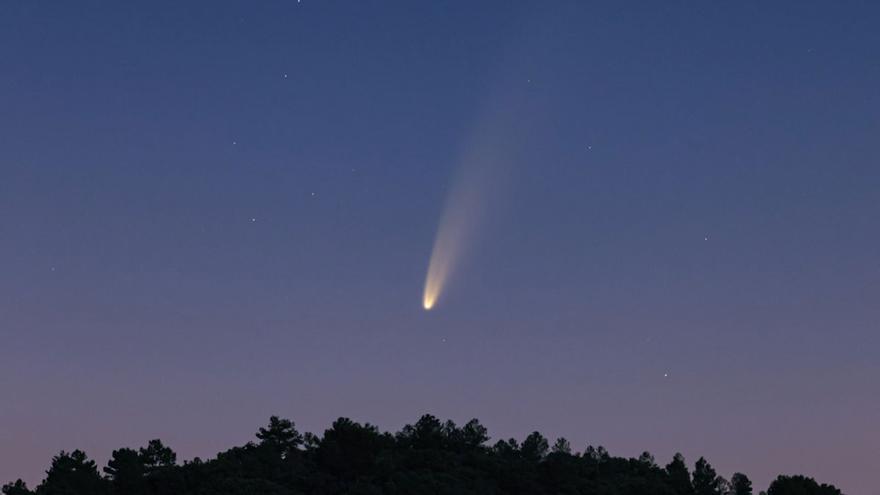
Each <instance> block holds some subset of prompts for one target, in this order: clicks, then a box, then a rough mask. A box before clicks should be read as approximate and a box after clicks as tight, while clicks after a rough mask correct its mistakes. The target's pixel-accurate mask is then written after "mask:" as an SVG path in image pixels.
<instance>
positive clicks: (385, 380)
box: [0, 0, 880, 494]
mask: <svg viewBox="0 0 880 495" xmlns="http://www.w3.org/2000/svg"><path fill="white" fill-rule="evenodd" d="M878 19H880V6H878V5H877V3H876V2H867V1H865V2H859V1H855V2H845V3H840V2H809V1H808V2H803V1H801V2H793V1H792V2H772V3H771V2H746V3H743V2H717V1H712V2H678V1H671V2H631V3H629V2H617V1H614V2H612V1H609V2H585V1H569V0H559V1H552V2H521V1H510V0H504V1H502V0H485V1H482V0H481V1H458V2H453V1H449V2H446V1H441V2H437V1H435V2H427V1H413V0H383V1H378V0H357V1H354V0H351V1H343V0H301V1H300V2H298V1H296V0H285V1H261V2H245V1H226V0H223V1H217V0H215V1H210V2H208V1H204V2H195V1H193V2H179V1H174V2H172V1H154V2H145V3H144V2H137V3H135V2H108V1H105V2H98V1H80V2H32V1H20V0H12V1H7V2H4V4H3V6H2V13H0V212H2V216H0V270H2V271H0V397H2V398H0V483H2V482H6V481H8V480H11V479H14V478H17V477H23V478H24V479H26V480H27V481H28V482H30V483H32V484H33V483H36V482H38V481H39V480H40V479H41V477H42V472H43V470H44V469H46V467H47V466H48V463H49V459H50V457H51V456H52V455H53V454H55V453H57V452H58V451H59V450H61V449H67V450H70V449H74V448H81V449H84V450H85V451H86V452H87V453H88V454H90V455H91V456H93V457H95V458H96V459H97V460H98V461H99V463H100V464H101V465H103V464H104V462H105V461H106V459H107V457H108V456H109V454H110V452H111V450H112V449H114V448H118V447H122V446H140V445H143V444H145V443H146V441H147V440H149V439H151V438H157V437H158V438H161V439H163V441H165V442H166V443H167V444H169V445H170V446H171V447H172V448H174V449H175V450H176V451H177V452H178V453H179V455H180V456H181V457H182V458H191V457H193V456H196V455H198V456H202V457H208V456H211V455H212V454H214V453H216V452H217V451H218V450H221V449H226V448H228V447H231V446H233V445H236V444H241V443H244V442H245V441H247V440H249V439H251V438H252V434H253V432H254V431H255V430H256V428H257V427H258V426H260V425H263V424H265V422H266V420H267V418H268V416H269V415H270V414H279V415H282V416H286V417H289V418H291V419H293V420H294V421H296V423H297V426H298V427H299V429H300V430H305V431H316V432H322V431H323V430H324V428H326V427H328V426H329V424H330V422H331V421H332V420H333V419H335V418H336V417H338V416H341V415H345V416H350V417H352V418H353V419H356V420H359V421H369V422H372V423H374V424H378V425H379V426H380V427H382V428H387V429H392V430H397V429H398V428H400V427H401V426H403V424H405V423H406V422H413V421H415V420H416V419H417V418H418V416H419V415H420V414H422V413H424V412H431V413H433V414H435V415H437V416H440V417H442V418H452V419H454V420H456V421H465V420H467V419H469V418H471V417H478V418H480V419H481V420H482V421H483V422H484V424H486V425H487V426H488V428H489V430H490V434H491V435H492V436H493V441H494V439H498V438H501V437H510V436H516V437H518V438H522V437H523V436H525V434H527V433H528V432H530V431H532V430H534V429H538V430H540V431H542V432H543V433H544V434H545V435H547V436H549V437H551V438H555V437H557V436H560V435H564V436H566V437H567V438H568V439H569V440H570V441H571V442H572V445H573V446H574V447H575V448H576V450H579V451H580V450H583V448H584V447H585V446H586V445H587V444H588V443H592V444H594V445H598V444H601V445H604V446H606V447H607V448H608V449H609V451H610V452H611V453H612V454H615V455H626V456H637V455H638V454H639V453H640V452H641V451H643V450H649V451H651V452H652V453H653V454H654V455H655V456H656V457H657V458H658V461H660V462H661V463H663V464H665V463H666V462H668V461H669V459H670V458H671V456H672V454H673V453H674V452H676V451H681V452H682V453H684V454H685V456H686V458H687V460H688V463H689V464H691V465H692V463H693V461H695V460H696V458H697V457H698V456H700V455H705V456H706V457H707V458H708V459H709V461H710V462H712V463H713V465H714V466H715V467H716V468H717V469H718V471H719V473H721V474H723V475H724V476H727V477H729V476H730V474H731V473H732V472H734V471H743V472H745V473H747V474H748V475H749V476H750V477H752V479H753V480H754V481H755V486H756V488H757V489H764V488H766V486H767V484H768V483H769V481H770V479H771V477H772V476H775V475H776V474H779V473H804V474H807V475H810V476H815V477H817V478H818V479H819V480H820V481H823V482H830V483H834V484H836V485H838V486H839V487H841V488H842V489H843V490H844V491H845V492H847V493H850V494H869V493H877V492H876V489H877V488H876V483H875V478H876V473H875V472H874V469H875V468H876V460H877V458H878V455H880V429H878V427H877V422H876V421H877V418H878V416H880V394H878V393H877V381H878V379H880V359H878V345H880V328H878V321H880V303H878V299H880V258H878V253H880V231H878V222H880V160H878V159H880V150H878V142H880V140H878V133H880V93H878V90H877V88H880V63H878V60H880V29H877V22H878ZM486 164H490V165H486ZM474 169H477V170H481V171H482V172H479V173H472V172H473V170H474ZM487 171H489V172H487ZM485 173H490V177H488V178H486V177H482V178H480V179H479V180H480V185H479V188H478V189H479V195H478V196H479V197H480V198H482V199H481V200H474V201H472V202H469V203H468V205H469V206H468V207H467V208H466V209H467V210H468V211H471V206H470V205H471V204H474V205H477V206H475V207H473V210H479V211H473V214H474V215H479V216H480V218H481V222H480V223H479V226H478V227H476V228H475V229H474V235H471V236H468V237H467V239H465V241H464V243H463V244H462V250H463V253H464V256H463V257H462V259H461V263H459V264H458V265H457V268H456V270H454V271H453V272H451V273H450V278H449V280H448V282H449V284H448V285H447V286H445V288H444V289H443V293H442V295H441V297H440V300H439V302H438V303H437V306H436V307H435V308H434V309H433V310H432V311H430V312H426V311H424V310H423V309H422V288H423V284H424V282H425V274H426V271H427V267H428V259H429V256H430V254H431V249H432V246H433V244H434V236H435V232H436V230H437V228H438V223H439V221H440V218H441V216H442V215H443V211H444V202H445V201H446V199H447V197H449V194H448V193H449V191H450V189H451V188H453V187H454V186H455V184H456V181H457V180H459V181H465V182H467V181H468V180H469V179H468V178H469V177H472V176H474V175H480V174H485ZM453 196H454V195H453ZM872 490H874V491H872Z"/></svg>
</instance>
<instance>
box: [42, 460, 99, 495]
mask: <svg viewBox="0 0 880 495" xmlns="http://www.w3.org/2000/svg"><path fill="white" fill-rule="evenodd" d="M106 492H107V485H106V482H105V480H104V479H103V478H101V475H100V474H98V468H97V467H96V466H95V461H92V460H90V459H89V458H88V457H87V456H86V454H85V452H83V451H81V450H74V451H73V452H71V453H69V454H68V453H67V452H64V451H61V453H60V454H58V455H57V456H55V457H53V458H52V465H51V466H50V467H49V470H48V471H46V479H45V480H44V481H43V482H42V483H41V484H40V486H38V487H37V495H101V494H104V493H106Z"/></svg>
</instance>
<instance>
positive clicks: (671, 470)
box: [666, 453, 694, 495]
mask: <svg viewBox="0 0 880 495" xmlns="http://www.w3.org/2000/svg"><path fill="white" fill-rule="evenodd" d="M666 473H667V474H668V475H669V484H670V485H671V486H672V489H673V490H675V491H676V492H677V493H680V494H687V495H691V494H693V493H694V488H693V486H692V485H691V475H690V473H689V472H688V468H687V464H686V463H685V461H684V456H683V455H681V454H679V453H676V454H675V456H673V457H672V462H670V463H669V464H667V465H666Z"/></svg>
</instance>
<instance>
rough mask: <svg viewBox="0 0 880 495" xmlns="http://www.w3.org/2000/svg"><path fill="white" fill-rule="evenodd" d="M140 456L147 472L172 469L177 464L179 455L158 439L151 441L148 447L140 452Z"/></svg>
mask: <svg viewBox="0 0 880 495" xmlns="http://www.w3.org/2000/svg"><path fill="white" fill-rule="evenodd" d="M138 455H139V457H140V460H141V463H142V464H143V465H144V468H145V469H146V470H147V472H150V471H155V470H157V469H161V468H165V467H170V466H173V465H174V463H176V462H177V454H175V453H174V451H173V450H171V449H170V448H168V447H166V446H165V445H163V444H162V441H161V440H158V439H156V440H150V441H149V443H147V446H146V447H143V448H141V449H140V450H139V451H138Z"/></svg>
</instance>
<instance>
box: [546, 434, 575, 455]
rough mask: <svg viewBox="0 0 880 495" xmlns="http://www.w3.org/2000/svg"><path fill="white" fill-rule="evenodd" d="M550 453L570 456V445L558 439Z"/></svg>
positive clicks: (560, 438) (566, 441)
mask: <svg viewBox="0 0 880 495" xmlns="http://www.w3.org/2000/svg"><path fill="white" fill-rule="evenodd" d="M551 452H553V453H554V454H571V443H569V441H568V440H566V439H564V438H562V437H559V438H557V439H556V443H554V444H553V448H552V449H551Z"/></svg>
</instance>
